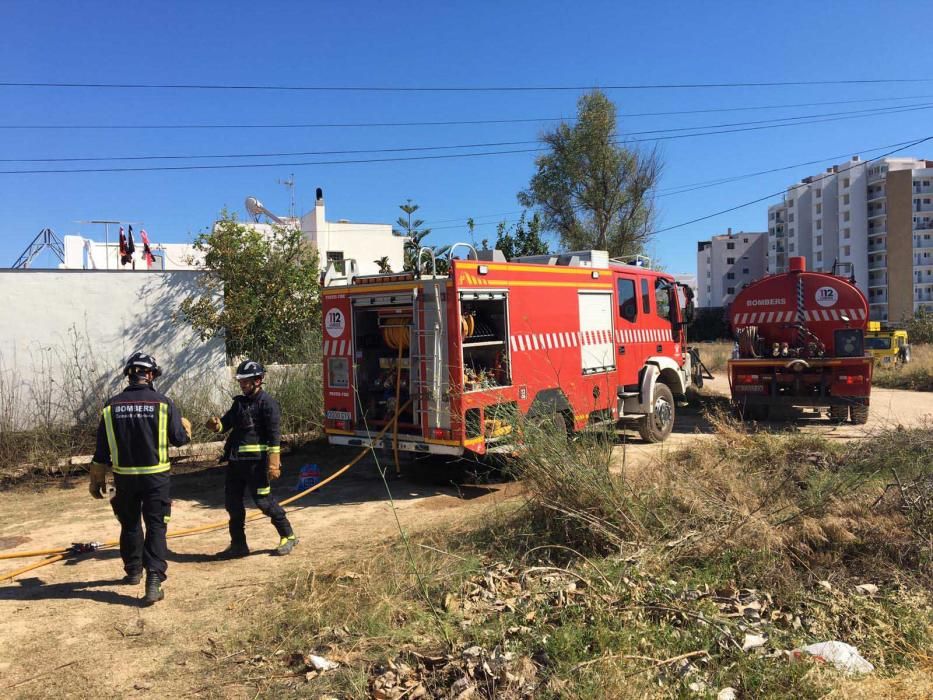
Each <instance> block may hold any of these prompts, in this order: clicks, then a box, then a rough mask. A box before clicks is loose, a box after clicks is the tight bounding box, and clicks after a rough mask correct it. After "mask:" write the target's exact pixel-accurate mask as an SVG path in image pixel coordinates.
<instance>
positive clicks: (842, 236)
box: [768, 156, 933, 320]
mask: <svg viewBox="0 0 933 700" xmlns="http://www.w3.org/2000/svg"><path fill="white" fill-rule="evenodd" d="M794 255H802V256H804V257H806V258H807V266H808V269H812V270H825V271H831V270H832V269H833V266H834V265H836V264H837V263H842V265H841V266H840V267H839V268H838V270H839V271H840V272H842V273H848V272H850V271H851V272H852V274H854V275H855V281H856V284H858V286H859V288H860V289H861V290H862V291H863V292H864V293H865V295H866V296H867V297H868V302H869V309H870V312H871V318H873V319H877V320H888V319H890V320H900V319H902V318H905V317H908V316H911V315H912V314H913V313H914V312H915V311H917V310H919V309H920V308H924V307H927V308H930V309H931V310H933V161H929V160H923V159H917V158H883V159H880V160H876V161H863V160H861V159H860V158H859V157H858V156H854V157H853V158H852V159H851V160H849V161H847V162H846V163H841V164H839V165H835V166H833V167H831V168H827V169H826V172H824V173H821V174H819V175H813V176H810V177H806V178H804V179H803V180H801V181H800V183H799V184H796V185H792V186H791V187H789V188H788V189H787V193H786V194H785V197H784V201H783V202H781V203H780V204H775V205H773V206H770V207H768V271H769V272H772V273H774V272H783V271H785V270H786V269H787V258H788V257H790V256H794Z"/></svg>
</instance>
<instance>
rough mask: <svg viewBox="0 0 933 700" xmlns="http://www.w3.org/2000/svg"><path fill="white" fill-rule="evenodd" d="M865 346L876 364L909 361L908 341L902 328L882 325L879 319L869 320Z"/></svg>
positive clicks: (900, 363) (894, 363)
mask: <svg viewBox="0 0 933 700" xmlns="http://www.w3.org/2000/svg"><path fill="white" fill-rule="evenodd" d="M865 348H866V349H867V350H868V351H869V352H870V353H871V354H872V357H874V358H875V363H876V364H881V365H902V364H905V363H907V362H910V343H909V342H908V339H907V331H906V330H904V329H903V328H894V327H892V326H882V325H881V322H880V321H869V322H868V331H867V332H866V333H865Z"/></svg>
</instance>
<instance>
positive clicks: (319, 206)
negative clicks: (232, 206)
mask: <svg viewBox="0 0 933 700" xmlns="http://www.w3.org/2000/svg"><path fill="white" fill-rule="evenodd" d="M246 210H247V212H248V213H249V214H250V215H252V216H253V217H254V218H255V219H256V221H254V222H251V223H250V224H249V225H250V226H253V227H254V228H256V229H257V230H260V231H262V232H264V233H267V234H269V235H271V233H272V230H273V227H274V226H296V225H297V226H298V227H299V228H300V229H301V232H302V233H303V234H304V235H305V237H306V238H307V239H308V240H309V241H311V242H312V243H313V244H314V246H315V247H316V248H317V251H318V257H319V259H320V264H321V269H322V270H323V269H325V268H326V267H327V265H328V263H331V262H338V263H339V262H342V261H344V260H350V259H352V260H356V264H357V271H358V272H359V274H363V275H368V274H376V273H378V272H379V271H380V270H379V264H378V262H377V261H378V260H379V259H380V258H383V257H385V258H387V259H388V263H389V267H390V268H391V269H392V270H393V271H395V272H399V271H401V270H402V267H403V266H404V262H405V238H404V237H403V236H396V235H395V234H393V233H392V225H391V224H366V223H358V222H351V221H349V220H347V219H338V220H337V221H328V220H327V217H326V216H325V213H324V192H323V191H322V190H321V188H318V189H317V192H316V197H315V203H314V209H312V210H311V211H309V212H308V213H307V214H305V215H303V216H301V217H300V218H289V217H280V216H276V215H275V214H273V213H272V212H270V211H269V210H268V209H266V208H265V207H264V206H262V204H261V203H260V202H259V201H258V200H257V199H255V198H254V197H248V198H247V200H246ZM261 215H262V216H265V217H266V218H267V219H269V220H270V221H271V222H272V223H271V224H270V223H260V222H259V221H258V219H259V216H261Z"/></svg>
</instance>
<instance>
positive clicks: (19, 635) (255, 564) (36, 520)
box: [0, 379, 933, 697]
mask: <svg viewBox="0 0 933 700" xmlns="http://www.w3.org/2000/svg"><path fill="white" fill-rule="evenodd" d="M710 389H711V390H713V391H722V390H725V389H727V387H725V384H724V381H723V380H721V379H717V380H716V381H714V382H711V385H710ZM924 416H931V417H933V394H929V393H927V394H921V393H914V392H904V391H896V390H885V389H877V390H875V391H874V392H873V393H872V404H871V412H870V420H869V423H868V424H867V425H866V426H852V425H844V426H834V425H829V424H828V423H827V422H825V421H815V420H812V419H801V420H797V421H795V422H793V423H790V424H782V425H777V424H775V425H773V426H772V425H766V426H764V428H765V429H780V430H783V429H787V428H788V427H793V428H797V429H800V430H805V431H818V432H820V433H823V434H825V435H827V436H828V437H831V438H839V439H858V438H861V437H864V436H865V435H867V434H870V432H871V431H872V430H874V429H878V428H882V427H885V426H894V425H897V424H898V423H900V424H902V425H905V426H909V425H916V424H918V423H920V422H921V421H923V420H925V418H924ZM710 430H711V429H710V426H709V425H708V424H707V423H706V422H705V421H704V420H703V418H702V416H701V415H700V414H699V413H697V412H696V411H684V412H682V414H681V415H680V416H679V418H678V422H677V427H676V429H675V433H674V435H672V437H671V439H670V440H669V441H668V442H666V443H664V444H662V445H644V444H641V443H640V441H638V440H637V439H633V440H632V441H631V442H630V443H628V444H627V446H626V452H625V459H626V461H627V463H628V464H633V465H634V464H638V463H640V462H642V463H643V462H644V461H645V460H650V459H653V458H656V457H659V456H661V455H663V454H664V452H666V451H668V450H670V449H672V448H673V447H676V446H681V445H683V444H685V443H688V442H690V441H692V440H698V439H702V436H703V435H704V434H709V432H710ZM353 454H354V452H352V451H349V450H345V449H335V448H328V447H326V446H324V445H319V446H317V447H316V448H314V451H313V452H311V453H305V454H301V455H292V456H288V457H286V459H285V468H284V470H283V471H284V474H283V477H282V479H281V480H280V481H279V482H277V484H276V487H275V492H276V494H277V495H278V497H279V498H280V499H282V498H285V497H287V496H288V495H289V488H290V487H291V486H292V485H294V484H295V482H296V478H297V477H296V475H297V472H298V467H299V465H300V464H302V463H308V462H317V463H318V464H319V465H320V466H321V469H322V472H323V473H324V474H325V475H326V474H329V473H332V472H333V471H334V470H335V469H336V468H338V467H339V466H340V465H342V464H343V463H345V462H346V461H348V460H349V459H350V458H351V457H352V456H353ZM617 454H618V457H619V459H620V460H621V449H620V450H617ZM85 483H86V482H85V480H84V479H83V478H81V479H71V480H60V481H57V482H55V483H52V484H49V485H46V486H44V487H41V488H26V487H18V488H15V489H11V490H8V491H6V492H4V493H0V552H3V553H8V552H13V551H28V550H33V549H45V548H56V547H61V546H67V545H69V544H70V543H72V542H89V541H102V542H103V541H108V540H112V539H115V538H116V537H117V535H118V525H117V522H116V520H115V519H114V517H113V515H112V513H111V511H110V508H109V504H108V502H107V501H98V500H94V499H92V498H91V497H90V496H89V495H88V493H87V490H86V486H85ZM518 489H519V487H518V486H517V485H515V484H507V485H502V484H498V485H488V486H485V485H484V486H477V485H459V486H458V485H448V486H438V485H429V484H426V483H425V482H423V481H417V482H416V481H412V480H409V479H405V478H401V479H393V480H390V481H389V490H390V491H391V495H392V499H393V502H394V508H395V511H396V513H397V514H398V517H399V520H400V521H401V523H402V525H403V527H405V528H406V529H414V530H425V529H428V528H431V527H432V526H435V525H439V524H441V523H448V522H451V521H453V520H455V519H457V518H463V517H468V516H469V515H470V514H473V513H479V512H483V511H485V510H488V509H490V508H494V507H496V506H497V505H498V504H501V503H502V502H503V501H504V500H505V499H507V498H510V497H511V496H512V495H513V494H514V493H515V492H517V491H518ZM173 499H174V501H173V514H172V515H173V517H172V524H173V525H174V526H177V527H179V528H181V527H189V526H196V525H201V524H206V523H212V522H216V521H222V520H225V513H224V510H223V470H222V468H217V467H215V466H212V465H207V466H205V467H203V468H199V469H195V470H193V471H190V472H186V473H182V474H179V475H176V476H174V477H173ZM392 508H393V505H392V502H390V500H389V495H388V493H387V491H386V487H385V484H384V483H383V481H382V479H381V478H379V476H378V474H377V472H376V470H375V468H374V466H373V464H372V463H371V462H369V463H367V462H366V461H364V462H361V463H360V464H359V465H358V466H357V467H355V468H354V469H353V470H351V471H350V472H349V473H348V474H347V475H346V476H345V477H342V478H341V479H339V480H337V481H336V482H334V483H333V484H331V485H328V486H327V487H326V488H325V489H323V490H322V491H321V492H320V493H319V494H316V495H312V496H309V497H307V498H306V499H304V500H302V501H300V502H299V503H297V504H295V506H293V507H292V509H291V510H290V512H289V518H290V519H291V521H292V523H293V525H294V528H295V530H296V532H297V534H298V535H299V537H300V539H301V542H300V544H299V546H298V548H297V549H296V550H295V552H294V554H293V555H292V556H289V557H274V556H271V547H273V546H274V545H275V544H276V541H277V537H276V534H275V531H274V529H273V528H272V527H271V525H270V524H269V523H268V521H266V520H260V521H258V522H256V523H254V524H252V525H250V526H249V530H248V536H249V539H250V544H251V547H252V549H253V554H252V555H251V556H249V557H247V558H245V559H240V560H235V561H218V560H217V559H216V558H215V557H214V556H213V555H214V553H216V552H217V551H219V550H221V549H223V548H224V547H225V546H226V543H227V534H226V530H220V531H215V532H211V533H207V534H202V535H197V536H193V537H187V538H180V539H177V540H173V541H171V542H170V548H171V550H172V554H171V555H170V560H169V580H168V581H167V582H166V583H165V585H164V589H165V591H166V599H165V601H163V602H161V603H159V604H157V605H155V606H153V607H151V608H142V607H140V605H139V599H140V598H141V596H142V592H143V587H142V585H139V586H133V587H129V586H124V585H121V584H120V583H119V579H120V577H121V576H122V575H123V571H122V566H121V562H120V559H119V555H118V553H117V551H116V550H113V549H110V550H104V551H100V552H96V553H94V554H92V555H85V556H83V557H80V558H78V559H76V560H74V561H69V562H67V563H57V564H52V565H51V566H47V567H44V568H41V569H38V570H36V571H33V572H29V573H26V574H24V575H23V576H22V577H19V578H17V579H16V580H15V581H14V582H12V583H9V582H8V583H4V584H0V620H2V622H0V629H2V635H0V693H2V695H3V696H4V697H50V696H54V697H114V696H121V697H147V696H151V697H155V696H161V697H179V696H183V695H189V696H198V695H199V694H201V693H207V692H212V693H213V694H214V695H215V696H216V695H223V696H230V697H241V696H242V692H243V688H242V687H238V686H230V687H229V688H226V689H220V690H218V689H211V688H208V687H206V686H205V681H204V672H205V670H207V669H208V668H216V667H217V664H223V663H225V662H226V663H229V660H225V659H222V658H219V657H218V656H217V655H215V654H214V653H213V652H212V651H211V649H212V641H211V640H212V639H214V638H220V637H223V636H227V635H228V634H229V632H230V631H231V630H233V629H235V628H236V627H237V626H238V625H242V624H243V620H245V619H248V618H249V617H251V616H253V615H255V614H257V612H258V613H261V611H257V610H256V607H255V606H256V605H257V600H258V599H261V596H259V595H258V593H260V592H261V591H262V586H263V584H264V583H265V582H267V581H269V580H271V579H273V578H276V579H277V578H280V577H282V576H285V575H295V576H310V574H311V572H312V571H316V572H321V571H330V570H334V569H339V568H340V566H341V562H342V560H344V558H345V557H346V555H347V554H348V553H350V552H353V553H355V554H358V553H359V551H361V550H364V551H365V548H367V547H374V546H378V545H379V544H380V543H382V542H386V541H388V540H390V539H392V538H395V537H397V535H398V529H397V526H396V523H395V518H394V516H393V513H392ZM29 561H32V560H22V559H17V560H10V561H0V571H2V572H6V571H9V570H12V569H14V568H18V567H19V566H21V565H23V564H25V563H27V562H29ZM40 674H41V675H40Z"/></svg>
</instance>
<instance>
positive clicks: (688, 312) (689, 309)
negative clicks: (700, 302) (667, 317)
mask: <svg viewBox="0 0 933 700" xmlns="http://www.w3.org/2000/svg"><path fill="white" fill-rule="evenodd" d="M695 315H696V307H695V306H694V305H693V299H687V305H686V306H685V307H684V323H693V317H694V316H695Z"/></svg>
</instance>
